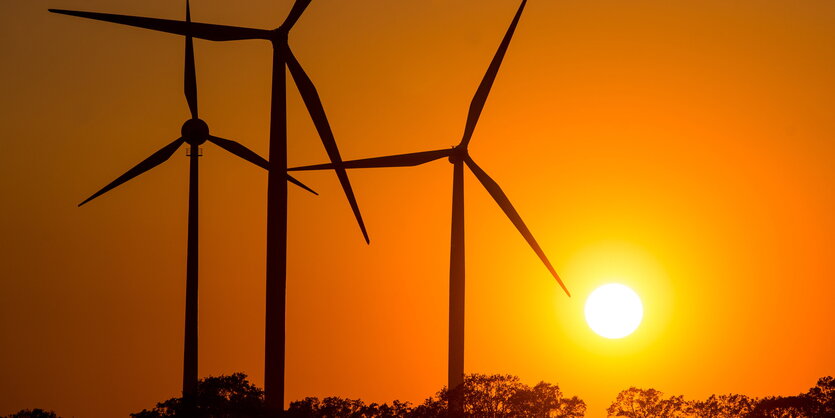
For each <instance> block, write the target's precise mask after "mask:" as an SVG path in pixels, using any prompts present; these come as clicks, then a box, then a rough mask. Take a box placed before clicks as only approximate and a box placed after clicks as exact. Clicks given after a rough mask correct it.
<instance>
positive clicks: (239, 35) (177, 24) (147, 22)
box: [49, 9, 272, 41]
mask: <svg viewBox="0 0 835 418" xmlns="http://www.w3.org/2000/svg"><path fill="white" fill-rule="evenodd" d="M49 11H50V12H52V13H59V14H64V15H69V16H76V17H83V18H86V19H93V20H102V21H105V22H112V23H118V24H120V25H128V26H135V27H138V28H144V29H151V30H155V31H160V32H166V33H173V34H176V35H186V34H188V33H189V32H191V35H192V36H194V37H195V38H200V39H206V40H209V41H237V40H243V39H271V36H272V32H271V31H268V30H263V29H250V28H241V27H237V26H226V25H213V24H209V23H194V22H192V23H191V24H189V23H187V22H183V21H179V20H169V19H156V18H152V17H137V16H125V15H116V14H110V13H96V12H82V11H76V10H62V9H49Z"/></svg>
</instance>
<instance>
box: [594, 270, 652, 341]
mask: <svg viewBox="0 0 835 418" xmlns="http://www.w3.org/2000/svg"><path fill="white" fill-rule="evenodd" d="M643 317H644V307H643V305H642V304H641V298H640V297H638V294H637V293H635V291H633V290H632V289H630V288H629V287H627V286H624V285H622V284H618V283H610V284H606V285H603V286H600V287H598V288H597V289H595V290H594V291H593V292H591V294H590V295H589V297H588V299H586V322H587V323H588V324H589V327H590V328H591V329H592V331H594V332H595V333H597V334H598V335H600V336H601V337H605V338H610V339H616V338H623V337H626V336H628V335H629V334H632V333H633V332H634V331H635V330H636V329H637V328H638V326H639V325H640V324H641V319H643Z"/></svg>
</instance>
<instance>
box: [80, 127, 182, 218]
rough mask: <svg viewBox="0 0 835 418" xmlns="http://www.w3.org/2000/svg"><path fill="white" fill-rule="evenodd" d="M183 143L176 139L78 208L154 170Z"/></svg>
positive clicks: (180, 139)
mask: <svg viewBox="0 0 835 418" xmlns="http://www.w3.org/2000/svg"><path fill="white" fill-rule="evenodd" d="M184 142H185V140H184V139H183V138H178V139H176V140H175V141H174V142H172V143H170V144H168V145H166V146H164V147H162V148H161V149H160V150H159V151H157V152H155V153H153V154H151V156H150V157H148V158H146V159H145V160H143V161H142V162H141V163H139V164H137V165H136V166H135V167H133V168H131V169H130V170H128V171H127V172H126V173H125V174H122V175H121V176H119V177H118V178H117V179H116V180H113V181H112V182H110V184H108V185H107V186H104V187H103V188H102V189H101V190H99V191H97V192H96V193H95V194H93V195H92V196H90V197H88V198H87V199H86V200H84V201H83V202H81V203H79V204H78V206H81V205H83V204H85V203H87V202H89V201H91V200H93V199H95V198H97V197H99V196H101V195H103V194H105V193H107V192H108V191H110V189H113V188H115V187H117V186H119V185H121V184H122V183H124V182H126V181H128V180H130V179H132V178H134V177H136V176H138V175H140V174H142V173H144V172H146V171H148V170H150V169H152V168H154V167H156V166H158V165H160V164H162V163H164V162H165V161H166V160H168V159H169V158H171V156H172V155H174V152H176V151H177V148H180V145H182V144H183V143H184Z"/></svg>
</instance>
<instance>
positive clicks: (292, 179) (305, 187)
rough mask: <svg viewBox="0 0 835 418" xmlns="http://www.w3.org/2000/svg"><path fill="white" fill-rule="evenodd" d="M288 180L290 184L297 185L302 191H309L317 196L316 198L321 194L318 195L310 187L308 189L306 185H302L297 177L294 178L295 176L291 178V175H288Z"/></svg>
mask: <svg viewBox="0 0 835 418" xmlns="http://www.w3.org/2000/svg"><path fill="white" fill-rule="evenodd" d="M287 180H288V181H289V182H290V183H293V184H295V185H296V186H299V187H301V188H302V189H305V190H307V191H308V192H310V193H313V194H315V195H316V196H319V193H316V191H315V190H313V189H311V188H310V187H307V186H306V185H305V184H304V183H302V182H300V181H298V180H297V179H296V178H295V177H293V176H291V175H289V174H288V175H287Z"/></svg>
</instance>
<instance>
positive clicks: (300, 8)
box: [280, 0, 310, 31]
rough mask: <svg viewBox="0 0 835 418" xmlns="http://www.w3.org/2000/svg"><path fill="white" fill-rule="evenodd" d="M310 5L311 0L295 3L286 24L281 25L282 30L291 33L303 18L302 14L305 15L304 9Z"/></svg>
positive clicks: (285, 20) (300, 0) (297, 0)
mask: <svg viewBox="0 0 835 418" xmlns="http://www.w3.org/2000/svg"><path fill="white" fill-rule="evenodd" d="M309 4H310V0H296V2H295V3H293V8H292V9H290V14H288V15H287V18H286V19H284V23H282V24H281V26H280V27H281V28H282V29H284V30H287V31H289V30H290V29H292V28H293V25H295V24H296V22H297V21H298V20H299V18H300V17H302V13H304V9H306V8H307V6H308V5H309Z"/></svg>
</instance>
